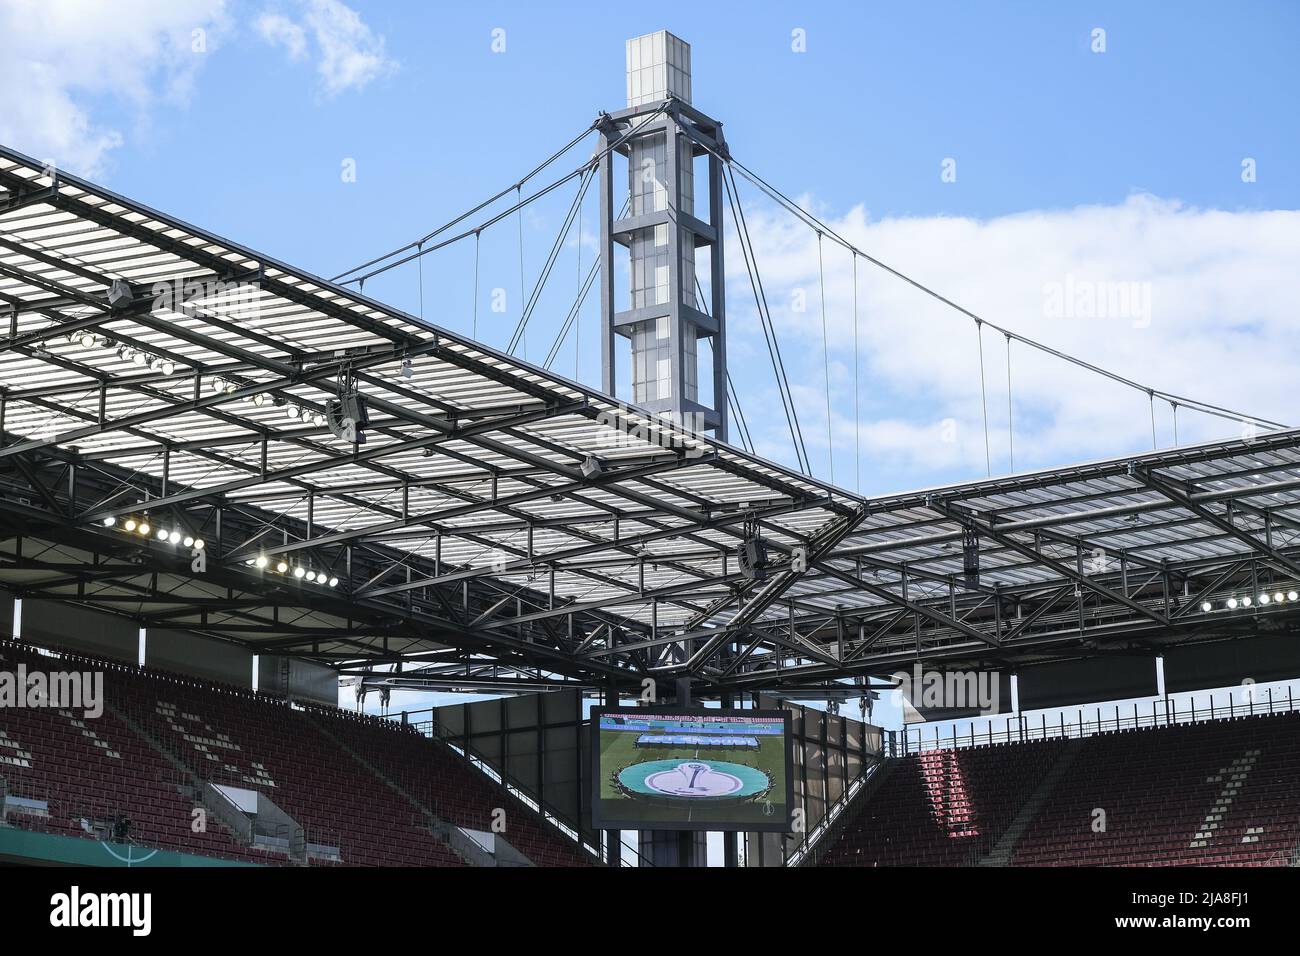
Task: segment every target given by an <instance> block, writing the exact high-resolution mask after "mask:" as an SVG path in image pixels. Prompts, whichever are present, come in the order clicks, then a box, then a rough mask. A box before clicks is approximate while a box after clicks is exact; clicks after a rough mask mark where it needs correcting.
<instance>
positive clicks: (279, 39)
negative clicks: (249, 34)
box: [257, 13, 307, 60]
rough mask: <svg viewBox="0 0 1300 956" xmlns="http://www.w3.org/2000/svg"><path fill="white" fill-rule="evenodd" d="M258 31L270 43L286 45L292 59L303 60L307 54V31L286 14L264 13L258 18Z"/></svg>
mask: <svg viewBox="0 0 1300 956" xmlns="http://www.w3.org/2000/svg"><path fill="white" fill-rule="evenodd" d="M257 32H258V33H259V34H261V36H262V39H263V40H266V41H267V42H268V43H270V44H273V45H275V46H282V47H284V48H285V51H286V52H287V53H288V54H289V59H291V60H301V59H302V58H303V57H305V56H306V55H307V31H306V30H304V29H303V28H302V27H301V26H299V25H298V24H296V23H294V22H293V21H292V20H290V19H289V18H288V17H286V16H282V15H281V14H278V13H264V14H262V15H261V16H260V17H258V18H257Z"/></svg>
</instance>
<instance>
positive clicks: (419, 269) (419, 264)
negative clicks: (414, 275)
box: [416, 259, 424, 318]
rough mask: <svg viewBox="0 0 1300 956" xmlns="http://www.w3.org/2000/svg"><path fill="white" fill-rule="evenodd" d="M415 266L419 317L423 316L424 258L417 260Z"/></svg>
mask: <svg viewBox="0 0 1300 956" xmlns="http://www.w3.org/2000/svg"><path fill="white" fill-rule="evenodd" d="M416 267H417V268H416V271H417V272H418V273H419V276H420V318H424V260H423V259H419V260H417V261H416Z"/></svg>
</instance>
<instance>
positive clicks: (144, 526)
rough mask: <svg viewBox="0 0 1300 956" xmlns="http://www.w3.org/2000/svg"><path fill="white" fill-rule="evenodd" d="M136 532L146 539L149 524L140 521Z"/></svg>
mask: <svg viewBox="0 0 1300 956" xmlns="http://www.w3.org/2000/svg"><path fill="white" fill-rule="evenodd" d="M137 530H138V531H139V532H140V533H141V534H142V535H144V536H145V537H146V538H147V537H149V522H147V521H141V522H140V524H139V527H138V528H137Z"/></svg>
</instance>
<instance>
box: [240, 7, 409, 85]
mask: <svg viewBox="0 0 1300 956" xmlns="http://www.w3.org/2000/svg"><path fill="white" fill-rule="evenodd" d="M297 7H298V8H299V18H298V19H293V18H291V17H289V16H286V15H284V14H282V13H263V14H262V15H261V16H260V17H258V19H257V21H256V27H257V31H258V33H259V34H260V35H261V36H262V38H263V39H265V40H266V41H267V42H269V43H272V44H275V45H277V46H282V47H284V49H285V50H286V51H287V52H288V54H289V56H290V58H291V59H294V60H301V59H303V58H305V57H306V56H307V55H308V46H309V37H310V41H311V42H310V45H311V46H312V48H313V50H314V55H315V59H316V71H317V73H318V74H319V75H320V82H321V87H322V89H323V90H324V92H325V93H326V95H328V96H335V95H337V94H339V93H343V92H345V91H347V90H359V89H362V88H363V87H365V86H366V85H368V84H369V83H370V82H371V81H372V80H375V79H377V78H379V77H381V76H387V75H389V74H391V73H392V72H393V71H394V70H396V69H397V61H395V60H392V59H389V57H388V56H387V55H386V53H385V49H384V48H385V41H384V37H383V36H382V35H380V34H376V33H375V32H374V31H372V30H371V29H370V27H368V26H367V25H366V24H365V23H364V22H363V21H362V19H361V16H360V15H359V14H358V13H357V12H356V11H355V10H353V9H352V8H351V7H349V6H347V5H346V4H344V3H341V2H339V0H298V2H297Z"/></svg>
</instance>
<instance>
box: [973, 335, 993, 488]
mask: <svg viewBox="0 0 1300 956" xmlns="http://www.w3.org/2000/svg"><path fill="white" fill-rule="evenodd" d="M975 341H976V343H977V347H978V349H979V353H980V405H981V407H982V408H983V409H984V465H985V467H986V468H987V469H988V474H989V477H990V478H991V477H993V456H992V454H990V453H989V397H988V392H987V391H986V390H985V388H984V328H983V323H981V322H980V321H979V320H978V319H977V320H976V321H975Z"/></svg>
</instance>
